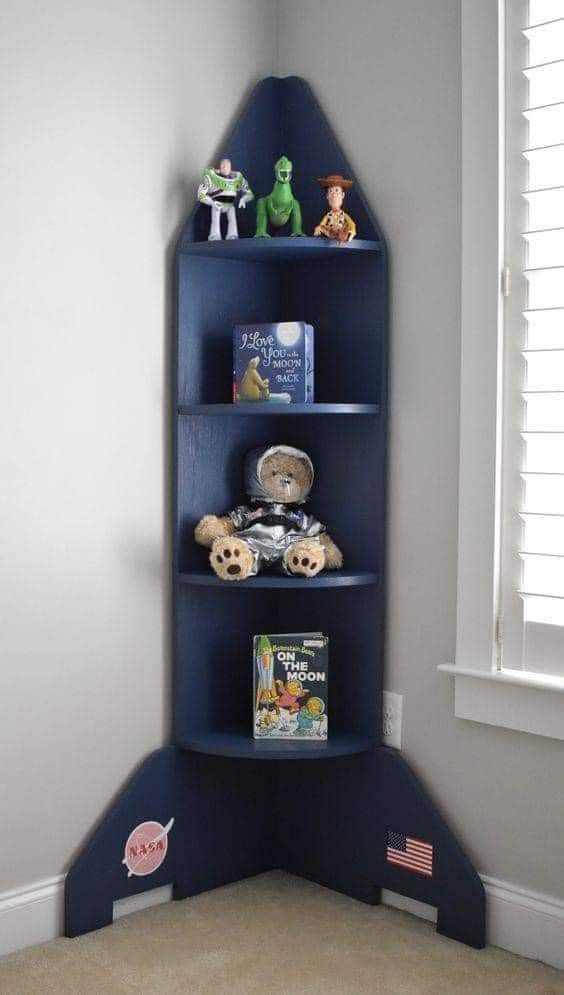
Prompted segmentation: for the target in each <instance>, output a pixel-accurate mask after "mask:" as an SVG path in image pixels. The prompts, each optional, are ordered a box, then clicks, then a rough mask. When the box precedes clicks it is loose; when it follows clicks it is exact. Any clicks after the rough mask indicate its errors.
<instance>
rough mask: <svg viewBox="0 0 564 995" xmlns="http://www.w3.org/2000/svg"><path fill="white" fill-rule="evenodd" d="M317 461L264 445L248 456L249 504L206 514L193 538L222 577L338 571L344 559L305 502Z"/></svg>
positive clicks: (298, 452)
mask: <svg viewBox="0 0 564 995" xmlns="http://www.w3.org/2000/svg"><path fill="white" fill-rule="evenodd" d="M313 477H314V471H313V464H312V462H311V460H310V458H309V456H308V455H307V453H304V452H302V450H301V449H294V447H293V446H266V447H262V448H260V449H254V450H252V452H250V453H248V454H247V457H246V460H245V488H246V491H247V494H248V496H249V504H243V505H239V506H238V507H237V508H234V509H233V511H230V512H228V513H227V514H226V515H223V516H221V517H218V516H216V515H204V517H203V518H202V519H201V520H200V521H199V522H198V524H197V526H196V529H195V532H194V537H195V539H196V542H198V543H199V544H200V545H201V546H206V547H207V548H208V549H209V550H210V551H211V552H210V563H211V565H212V567H213V569H214V570H215V572H216V574H217V575H218V577H221V579H222V580H245V578H246V577H254V576H256V574H258V573H259V571H260V570H261V569H262V568H263V567H272V566H277V567H278V568H279V569H280V570H281V571H282V572H283V573H286V574H297V575H300V576H302V577H315V576H316V574H318V573H319V572H320V571H321V570H323V569H324V568H326V569H328V570H338V569H339V568H340V567H342V565H343V557H342V554H341V551H340V549H339V548H338V546H336V545H335V543H334V542H333V540H332V539H331V537H330V535H329V534H328V533H327V531H326V529H325V526H324V525H323V524H322V523H321V522H318V520H317V519H316V518H314V517H313V515H308V514H307V512H305V511H304V510H303V508H302V505H303V504H304V503H305V501H306V500H307V498H308V495H309V492H310V490H311V487H312V484H313Z"/></svg>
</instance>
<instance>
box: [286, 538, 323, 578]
mask: <svg viewBox="0 0 564 995" xmlns="http://www.w3.org/2000/svg"><path fill="white" fill-rule="evenodd" d="M284 563H285V565H286V569H287V570H289V571H290V573H291V574H299V575H300V576H302V577H315V575H316V574H318V573H319V572H320V570H323V567H324V566H325V550H324V549H323V546H322V545H321V543H320V542H316V540H315V539H302V540H301V541H300V542H294V543H293V544H292V546H291V547H290V549H288V550H286V554H285V556H284Z"/></svg>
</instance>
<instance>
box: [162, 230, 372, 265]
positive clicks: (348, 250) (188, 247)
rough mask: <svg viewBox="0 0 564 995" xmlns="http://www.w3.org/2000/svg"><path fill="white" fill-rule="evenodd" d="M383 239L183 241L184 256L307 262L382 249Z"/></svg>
mask: <svg viewBox="0 0 564 995" xmlns="http://www.w3.org/2000/svg"><path fill="white" fill-rule="evenodd" d="M382 248H383V246H382V242H377V241H369V240H367V239H360V238H358V239H354V240H353V241H352V242H333V241H330V240H329V239H325V238H313V237H311V238H308V237H302V238H300V237H297V238H292V237H291V236H284V235H278V236H276V235H275V236H274V237H273V238H234V239H231V240H229V241H227V240H225V239H224V240H222V241H217V242H207V241H206V242H190V241H184V240H183V241H182V244H181V246H180V253H181V255H183V256H184V255H186V256H188V255H189V256H206V258H208V259H240V260H244V261H250V260H252V261H253V262H265V263H267V262H291V261H292V260H294V261H295V262H304V261H305V260H307V259H318V260H322V259H335V258H336V257H337V256H339V257H340V258H343V259H344V258H346V257H347V256H351V255H358V254H359V253H366V252H372V253H374V252H381V251H382Z"/></svg>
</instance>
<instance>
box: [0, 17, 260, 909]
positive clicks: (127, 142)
mask: <svg viewBox="0 0 564 995" xmlns="http://www.w3.org/2000/svg"><path fill="white" fill-rule="evenodd" d="M210 12H211V13H210ZM274 14H275V8H274V4H273V3H272V4H271V3H265V2H264V0H236V2H233V0H215V2H214V4H213V8H210V5H209V4H207V3H205V2H204V0H190V2H186V0H96V2H92V0H54V2H52V3H37V2H36V0H3V2H2V4H1V7H0V67H1V68H0V130H1V132H2V143H1V150H0V172H1V174H2V182H1V185H0V190H1V193H0V197H1V201H2V203H1V207H0V214H1V217H2V237H1V240H0V272H1V274H2V279H1V281H0V295H1V300H0V313H1V314H2V362H1V363H0V408H1V411H0V436H1V443H0V449H1V452H2V463H1V465H2V484H1V487H0V509H1V510H0V533H1V534H0V550H1V557H0V558H1V568H0V601H1V608H0V618H1V624H0V660H1V667H0V724H1V737H0V738H1V744H2V746H1V749H0V786H1V787H0V792H1V798H2V819H1V828H0V839H1V841H2V844H1V846H0V850H1V852H2V855H3V859H2V860H0V892H1V891H2V890H4V889H8V888H12V887H17V886H19V885H24V884H31V883H32V882H35V881H38V880H41V879H43V878H47V877H51V876H52V875H55V874H58V873H60V872H61V871H62V870H64V869H65V868H66V866H67V865H68V862H69V859H70V857H71V855H72V854H73V851H74V850H75V848H76V847H77V846H78V845H79V844H80V843H81V842H82V841H83V839H84V837H85V834H86V833H87V832H89V831H90V829H91V827H92V825H93V824H94V823H95V821H96V820H97V819H98V818H99V817H100V815H101V813H102V812H103V810H104V808H105V806H106V805H107V804H108V802H109V800H110V799H111V797H112V795H113V793H114V792H115V791H116V790H117V789H118V787H119V786H120V785H121V784H122V783H123V781H124V779H125V778H126V777H128V776H129V774H130V773H131V771H132V769H133V768H134V767H135V766H136V765H137V764H138V763H139V761H140V760H141V758H142V757H143V756H145V755H146V754H147V753H148V752H149V751H150V750H151V749H153V748H154V747H156V746H159V745H160V744H161V743H163V742H164V741H166V740H167V739H168V736H169V732H168V730H169V725H170V694H169V649H168V639H167V626H168V621H167V620H168V618H169V609H170V602H169V597H168V537H167V533H166V523H165V515H166V514H168V506H167V504H166V495H167V484H166V483H165V481H166V479H167V477H168V465H167V441H168V426H169V412H168V403H167V400H166V396H165V384H166V372H167V359H166V357H167V354H168V341H169V335H170V325H171V322H170V312H169V309H168V307H167V283H168V282H169V281H170V278H171V276H172V267H171V259H170V252H169V246H170V244H171V240H172V238H173V235H174V232H175V229H176V227H177V225H178V224H179V222H180V221H181V220H182V219H183V218H184V216H185V215H186V213H187V212H188V210H189V208H190V207H191V205H192V203H193V199H194V196H195V190H196V186H197V182H198V178H199V173H200V171H201V169H202V168H203V166H205V165H206V164H207V163H208V161H209V159H210V158H211V157H212V156H213V154H214V152H215V150H216V149H217V148H218V144H219V143H220V139H221V136H222V135H223V134H224V132H225V129H226V127H227V125H228V123H229V122H230V121H231V119H232V118H233V116H234V115H235V113H236V110H237V108H238V106H239V104H240V101H241V100H242V98H243V96H244V95H245V94H246V93H247V91H248V89H249V87H250V85H251V84H252V83H253V82H254V81H255V80H257V79H260V78H261V77H262V76H264V75H268V74H269V73H271V72H272V69H273V65H274V60H275V45H276V41H275V18H274Z"/></svg>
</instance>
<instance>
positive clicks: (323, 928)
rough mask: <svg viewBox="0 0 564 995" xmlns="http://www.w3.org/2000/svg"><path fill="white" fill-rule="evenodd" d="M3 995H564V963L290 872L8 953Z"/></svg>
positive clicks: (2, 967) (1, 974)
mask: <svg viewBox="0 0 564 995" xmlns="http://www.w3.org/2000/svg"><path fill="white" fill-rule="evenodd" d="M0 993H1V995H51V993H52V995H122V993H123V995H131V993H135V995H176V993H178V995H181V993H182V995H212V993H213V995H255V993H256V995H259V993H260V995H364V993H366V995H380V993H382V995H564V972H560V971H556V970H554V969H552V968H550V967H545V966H544V965H542V964H539V963H537V962H535V961H530V960H525V959H524V958H522V957H515V956H514V955H513V954H509V953H506V952H505V951H503V950H498V949H497V948H495V947H488V948H487V949H486V950H481V951H479V950H471V949H470V948H469V947H465V946H463V945H462V944H460V943H455V942H454V941H453V940H447V939H445V938H444V937H442V936H438V935H437V934H436V933H435V929H434V926H432V925H431V924H430V923H427V922H424V921H423V920H420V919H416V918H414V917H413V916H410V915H407V914H406V913H404V912H398V911H397V910H395V909H390V908H387V907H385V906H377V907H374V908H373V907H370V906H368V905H363V904H362V903H360V902H356V901H354V900H353V899H350V898H346V897H344V896H343V895H338V894H336V893H335V892H333V891H328V890H327V889H326V888H320V887H318V886H317V885H313V884H310V883H308V882H307V881H303V880H301V879H300V878H295V877H292V876H290V875H288V874H285V873H283V872H281V871H274V872H272V873H270V874H263V875H261V876H260V877H257V878H251V879H247V880H245V881H240V882H238V883H237V884H232V885H228V886H227V887H225V888H218V889H216V890H215V891H211V892H207V893H206V894H204V895H199V896H198V897H196V898H192V899H188V900H187V901H184V902H169V903H167V904H166V905H159V906H156V907H154V908H151V909H146V910H145V911H143V912H137V913H135V914H133V915H130V916H127V917H124V918H123V919H119V920H117V922H115V923H114V925H113V926H110V927H108V928H107V929H101V930H98V931H97V932H95V933H89V934H87V935H86V936H82V937H79V938H77V939H74V940H67V939H59V940H54V941H53V942H52V943H46V944H44V945H42V946H38V947H30V948H28V949H27V950H23V951H21V952H20V953H16V954H11V955H10V956H8V957H5V958H3V959H2V960H0Z"/></svg>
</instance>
